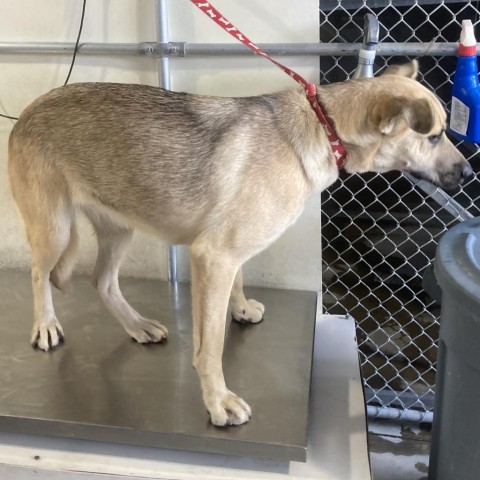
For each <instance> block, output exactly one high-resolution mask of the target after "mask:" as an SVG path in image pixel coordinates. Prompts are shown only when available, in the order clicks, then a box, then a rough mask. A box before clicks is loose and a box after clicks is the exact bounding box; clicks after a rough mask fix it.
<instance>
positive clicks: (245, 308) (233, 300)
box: [230, 268, 265, 323]
mask: <svg viewBox="0 0 480 480" xmlns="http://www.w3.org/2000/svg"><path fill="white" fill-rule="evenodd" d="M230 311H231V313H232V317H233V319H234V320H236V321H237V322H240V323H259V322H261V321H262V320H263V314H264V313H265V307H264V305H263V304H262V303H260V302H257V301H256V300H253V299H249V300H247V298H246V297H245V293H244V292H243V274H242V269H241V268H240V269H239V270H238V272H237V275H236V276H235V281H234V282H233V288H232V293H231V295H230Z"/></svg>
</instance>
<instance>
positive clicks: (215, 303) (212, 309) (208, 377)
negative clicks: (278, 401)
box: [190, 243, 251, 427]
mask: <svg viewBox="0 0 480 480" xmlns="http://www.w3.org/2000/svg"><path fill="white" fill-rule="evenodd" d="M190 258H191V264H192V306H193V347H194V353H193V365H194V367H195V368H196V370H197V372H198V374H199V376H200V382H201V385H202V391H203V401H204V402H205V405H206V407H207V410H208V411H209V413H210V417H211V420H212V423H213V424H214V425H218V426H222V427H223V426H225V425H241V424H242V423H245V422H248V420H249V418H250V415H251V410H250V407H249V406H248V405H247V403H245V402H244V401H243V400H242V399H241V398H240V397H238V396H237V395H235V394H234V393H232V392H231V391H230V390H228V388H227V386H226V384H225V378H224V376H223V368H222V354H223V344H224V337H225V321H226V315H227V309H228V298H229V295H230V290H231V288H232V285H233V280H234V277H235V274H236V272H237V270H238V268H239V264H240V262H238V261H236V260H235V258H234V257H233V256H232V255H230V254H229V253H221V252H219V251H217V250H216V249H212V248H211V246H210V245H205V244H204V243H203V244H201V245H199V244H197V245H196V244H193V245H192V246H191V247H190Z"/></svg>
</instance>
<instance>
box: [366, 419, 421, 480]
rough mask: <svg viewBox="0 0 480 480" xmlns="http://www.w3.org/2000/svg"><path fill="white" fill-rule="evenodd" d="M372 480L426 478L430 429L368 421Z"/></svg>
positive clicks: (414, 479)
mask: <svg viewBox="0 0 480 480" xmlns="http://www.w3.org/2000/svg"><path fill="white" fill-rule="evenodd" d="M368 427H369V428H368V429H369V434H368V440H369V448H370V461H371V466H372V476H373V480H427V479H428V455H429V452H430V428H426V427H423V426H422V427H420V426H419V425H418V424H412V425H408V424H405V425H399V424H396V423H393V422H391V421H389V422H385V421H379V420H377V421H372V422H370V423H369V426H368Z"/></svg>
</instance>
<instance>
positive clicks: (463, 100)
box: [450, 20, 480, 143]
mask: <svg viewBox="0 0 480 480" xmlns="http://www.w3.org/2000/svg"><path fill="white" fill-rule="evenodd" d="M476 46H477V42H476V40H475V36H474V34H473V25H472V22H471V20H464V21H463V22H462V36H461V37H460V47H459V57H458V61H457V69H456V72H455V76H454V77H453V87H452V112H451V116H450V131H451V132H452V133H453V134H454V135H455V136H456V137H457V138H459V139H461V140H466V141H468V142H473V143H479V142H480V84H479V82H478V65H477V48H476Z"/></svg>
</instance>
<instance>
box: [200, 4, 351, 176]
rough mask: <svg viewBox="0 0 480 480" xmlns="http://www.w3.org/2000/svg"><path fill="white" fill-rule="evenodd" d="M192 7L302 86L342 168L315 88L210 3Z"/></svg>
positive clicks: (336, 141)
mask: <svg viewBox="0 0 480 480" xmlns="http://www.w3.org/2000/svg"><path fill="white" fill-rule="evenodd" d="M191 1H192V3H193V4H194V5H196V6H197V7H198V8H199V9H200V10H202V12H203V13H205V14H206V15H207V16H208V17H210V18H211V19H212V20H213V21H214V22H215V23H216V24H217V25H219V26H220V27H222V28H223V29H224V30H225V31H226V32H228V33H229V34H230V35H231V36H232V37H234V38H236V39H237V40H238V41H240V42H242V43H243V44H244V45H246V46H247V47H248V48H251V49H252V50H253V51H254V52H256V53H258V54H259V55H261V56H262V57H265V58H266V59H267V60H270V61H271V62H272V63H274V64H275V65H276V66H277V67H279V68H281V69H282V70H283V71H284V72H285V73H286V74H287V75H289V76H290V77H292V78H293V79H294V80H295V81H296V82H298V83H299V84H300V85H302V86H303V88H304V89H305V91H306V93H307V97H308V100H309V101H310V104H311V105H312V108H313V109H314V110H315V113H316V114H317V117H318V119H319V120H320V123H321V124H322V125H323V128H324V129H325V132H326V134H327V137H328V141H329V142H330V146H331V147H332V152H333V156H334V157H335V162H336V164H337V167H338V168H339V169H341V168H343V165H344V164H345V160H346V157H347V152H346V151H345V148H343V145H342V144H341V142H340V139H339V138H338V136H337V134H336V133H335V129H334V128H333V126H332V123H331V122H330V120H329V119H328V117H327V114H326V113H325V112H324V111H323V109H322V107H321V106H320V105H319V103H318V100H317V88H316V87H315V85H314V84H313V83H308V82H307V81H306V80H305V79H304V78H303V77H301V76H300V75H299V74H298V73H296V72H294V71H293V70H291V69H290V68H288V67H286V66H285V65H282V64H281V63H280V62H277V61H276V60H274V59H273V58H272V57H270V56H269V55H267V54H266V53H265V52H264V51H263V50H262V49H261V48H259V47H258V46H257V45H255V44H254V43H253V42H252V41H251V40H249V39H248V38H247V37H246V36H245V35H244V34H243V33H242V32H240V31H239V30H238V29H237V27H235V26H234V25H233V24H232V23H231V22H229V21H228V20H227V19H226V18H225V17H224V16H223V15H222V14H221V13H220V12H219V11H218V10H217V9H216V8H215V7H214V6H213V5H212V4H211V3H210V2H207V1H205V0H191Z"/></svg>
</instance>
